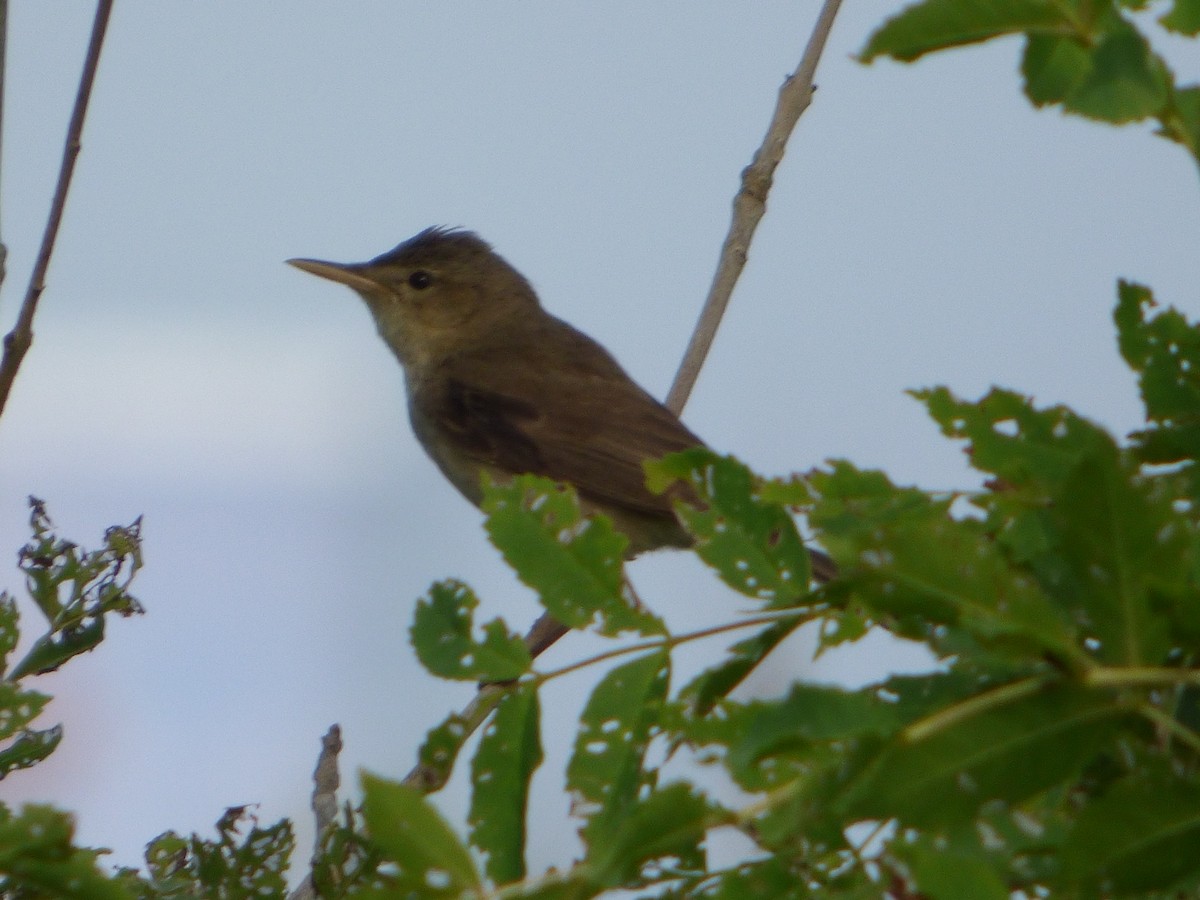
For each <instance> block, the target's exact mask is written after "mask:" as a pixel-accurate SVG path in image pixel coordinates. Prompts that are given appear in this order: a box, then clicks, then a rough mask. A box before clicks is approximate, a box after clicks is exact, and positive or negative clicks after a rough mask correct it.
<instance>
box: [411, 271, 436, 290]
mask: <svg viewBox="0 0 1200 900" xmlns="http://www.w3.org/2000/svg"><path fill="white" fill-rule="evenodd" d="M431 284H433V276H432V275H430V274H429V273H428V272H426V271H425V270H424V269H417V271H415V272H413V273H412V274H411V275H409V276H408V286H409V287H410V288H412V289H413V290H416V291H423V290H425V288H427V287H429V286H430V285H431Z"/></svg>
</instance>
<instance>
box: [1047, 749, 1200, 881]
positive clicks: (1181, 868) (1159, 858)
mask: <svg viewBox="0 0 1200 900" xmlns="http://www.w3.org/2000/svg"><path fill="white" fill-rule="evenodd" d="M1198 845H1200V786H1198V785H1197V784H1196V782H1195V781H1194V780H1190V779H1189V780H1184V779H1181V778H1177V777H1175V776H1173V775H1170V774H1168V773H1166V772H1163V771H1149V772H1147V771H1142V772H1138V773H1135V774H1133V775H1130V776H1129V777H1127V778H1124V779H1122V780H1121V781H1119V782H1117V783H1116V784H1115V785H1113V786H1112V787H1111V788H1110V789H1109V790H1108V791H1107V792H1106V793H1105V794H1104V795H1103V796H1102V797H1100V798H1099V799H1096V800H1093V801H1092V802H1091V803H1089V804H1088V805H1087V806H1086V807H1084V809H1083V811H1082V812H1081V813H1080V815H1079V819H1078V821H1077V822H1076V824H1075V827H1074V828H1073V829H1072V830H1071V832H1070V834H1069V835H1068V836H1067V841H1066V844H1065V846H1064V847H1063V852H1062V866H1063V872H1064V874H1065V875H1067V876H1068V877H1070V878H1072V879H1075V878H1078V879H1082V880H1084V881H1085V882H1087V883H1090V884H1099V885H1101V886H1103V888H1104V893H1105V895H1106V896H1111V895H1112V894H1113V893H1116V892H1120V893H1125V892H1131V891H1138V892H1142V891H1151V890H1163V889H1166V888H1169V887H1170V886H1171V885H1172V884H1173V883H1174V882H1175V881H1176V880H1177V879H1178V878H1180V877H1182V876H1183V875H1185V874H1187V873H1189V872H1192V871H1194V869H1195V866H1196V859H1195V849H1196V847H1197V846H1198Z"/></svg>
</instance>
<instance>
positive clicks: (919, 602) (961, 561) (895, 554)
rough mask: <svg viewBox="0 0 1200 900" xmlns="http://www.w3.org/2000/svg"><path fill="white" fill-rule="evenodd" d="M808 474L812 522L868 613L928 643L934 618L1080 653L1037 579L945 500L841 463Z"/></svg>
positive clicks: (1001, 642)
mask: <svg viewBox="0 0 1200 900" xmlns="http://www.w3.org/2000/svg"><path fill="white" fill-rule="evenodd" d="M812 481H813V484H814V486H815V487H816V489H817V490H818V491H819V493H820V495H821V500H820V501H819V502H818V503H817V504H816V506H815V507H814V509H813V513H812V518H813V522H814V523H816V524H817V525H818V527H820V528H821V530H822V538H823V540H824V541H825V542H826V543H827V544H828V545H829V546H830V547H831V548H832V549H833V551H834V552H835V554H836V555H837V556H838V558H839V559H841V560H843V563H844V565H843V569H844V574H845V576H846V578H848V579H849V580H850V583H852V585H853V587H854V589H855V598H856V601H857V602H858V603H859V604H861V605H862V606H863V607H865V608H867V609H868V610H870V611H871V612H872V613H873V614H874V615H875V616H876V617H877V618H880V619H884V618H888V617H894V618H895V619H896V624H895V625H894V626H893V630H895V631H897V632H898V633H900V634H902V635H904V636H908V637H915V638H920V639H922V640H927V641H929V642H930V643H931V644H932V645H933V646H935V647H936V646H937V643H938V638H939V635H940V631H939V630H938V626H939V625H950V626H957V627H962V628H965V629H967V630H968V631H969V632H970V633H971V634H972V635H974V636H975V637H976V638H977V639H979V640H981V641H984V642H987V643H988V644H990V645H994V646H998V647H1001V646H1011V647H1012V649H1013V652H1016V653H1018V654H1019V653H1023V652H1024V651H1025V650H1028V649H1029V648H1031V647H1034V648H1044V649H1045V650H1048V651H1050V652H1051V653H1053V654H1054V655H1055V656H1057V657H1060V658H1066V659H1073V658H1078V657H1080V656H1082V651H1081V650H1080V649H1079V648H1078V646H1077V644H1076V641H1075V638H1074V633H1073V630H1072V628H1071V626H1070V625H1069V623H1068V622H1067V620H1066V619H1065V617H1064V615H1063V614H1062V612H1061V611H1060V610H1059V609H1057V608H1056V607H1055V605H1054V604H1053V603H1052V602H1051V601H1050V599H1049V598H1048V597H1047V596H1046V595H1045V594H1044V593H1043V591H1042V589H1041V587H1040V585H1039V584H1038V583H1037V581H1036V580H1035V579H1034V578H1032V577H1030V576H1029V575H1028V574H1027V573H1025V572H1023V571H1021V570H1020V569H1018V568H1016V567H1014V566H1012V565H1011V564H1010V563H1009V562H1008V561H1007V560H1006V559H1005V557H1004V555H1003V553H1002V552H1001V550H1000V548H999V547H997V545H996V543H995V542H994V541H993V540H992V539H991V537H990V536H989V535H988V533H987V529H986V527H985V525H984V523H982V522H980V521H978V520H976V519H956V518H954V517H953V516H952V515H951V514H950V502H951V501H950V500H949V499H944V498H937V497H931V496H929V495H928V494H926V493H925V492H923V491H919V490H916V489H914V488H898V487H896V486H895V485H893V484H892V483H891V482H890V481H889V480H888V478H887V477H886V476H885V475H883V474H882V473H880V472H869V471H860V470H859V469H856V468H855V467H854V466H853V465H851V464H850V463H847V462H837V463H835V464H834V466H833V469H832V470H831V471H829V472H819V473H816V474H814V475H813V476H812ZM850 560H854V561H856V563H855V564H853V565H852V564H850V562H849V561H850Z"/></svg>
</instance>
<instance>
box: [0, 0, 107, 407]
mask: <svg viewBox="0 0 1200 900" xmlns="http://www.w3.org/2000/svg"><path fill="white" fill-rule="evenodd" d="M112 5H113V0H98V2H97V4H96V18H95V20H94V21H93V22H92V37H91V40H90V41H89V42H88V49H87V56H86V57H85V58H84V61H83V74H81V75H80V76H79V90H78V91H76V93H75V106H74V108H73V109H72V110H71V122H70V124H69V125H68V126H67V140H66V145H65V146H64V147H63V156H62V165H60V166H59V170H58V183H57V184H55V186H54V198H53V199H52V200H51V202H50V217H49V219H48V220H47V221H46V231H45V232H44V233H43V234H42V244H41V247H39V248H38V254H37V259H36V260H35V261H34V264H33V274H32V275H31V276H30V278H29V289H28V290H27V291H26V292H25V300H24V302H23V303H22V304H21V309H20V312H18V313H17V324H16V325H15V326H14V327H13V330H12V331H10V332H9V333H8V334H7V335H5V337H4V355H3V357H0V414H3V412H4V406H5V404H6V403H7V402H8V395H9V393H10V392H11V391H12V386H13V381H14V380H15V379H16V377H17V370H18V369H19V368H20V367H21V360H23V359H24V358H25V353H26V351H28V350H29V347H30V345H31V344H32V343H33V316H34V313H36V312H37V305H38V299H39V298H40V297H41V296H42V291H43V290H45V288H46V270H47V269H48V268H49V266H50V254H51V253H53V252H54V240H55V238H56V237H58V226H59V223H60V222H62V215H63V207H64V206H65V205H66V202H67V191H68V190H69V189H70V187H71V175H72V174H73V173H74V171H75V158H76V157H77V156H79V147H80V137H81V135H82V134H83V120H84V116H85V115H86V114H87V106H88V100H89V99H90V98H91V96H92V82H93V81H95V78H96V65H97V63H99V61H100V48H101V47H102V46H103V44H104V32H105V30H106V29H107V28H108V17H109V14H110V13H111V12H112Z"/></svg>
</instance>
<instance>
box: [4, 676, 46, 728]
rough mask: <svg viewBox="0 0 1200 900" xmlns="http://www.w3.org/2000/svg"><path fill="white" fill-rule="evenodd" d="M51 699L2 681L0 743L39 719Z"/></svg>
mask: <svg viewBox="0 0 1200 900" xmlns="http://www.w3.org/2000/svg"><path fill="white" fill-rule="evenodd" d="M49 702H50V698H49V697H48V696H47V695H46V694H38V693H35V692H34V691H25V690H22V689H21V688H20V687H18V686H17V685H15V684H13V683H12V682H11V681H0V741H5V740H8V739H9V738H10V737H12V736H13V735H14V734H16V733H17V732H18V731H20V730H21V729H23V728H24V727H25V726H26V725H28V724H29V723H30V722H32V721H33V720H34V719H36V718H37V717H38V715H39V714H40V713H41V711H42V709H43V708H45V706H46V704H47V703H49Z"/></svg>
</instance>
